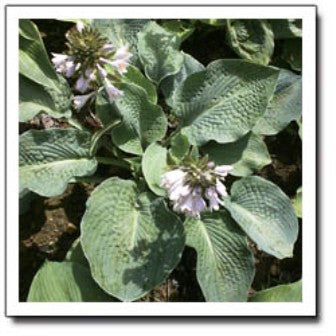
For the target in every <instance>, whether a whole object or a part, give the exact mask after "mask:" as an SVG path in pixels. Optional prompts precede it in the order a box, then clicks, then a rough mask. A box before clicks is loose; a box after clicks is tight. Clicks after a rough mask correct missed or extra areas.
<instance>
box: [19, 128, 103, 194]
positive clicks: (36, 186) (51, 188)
mask: <svg viewBox="0 0 336 336" xmlns="http://www.w3.org/2000/svg"><path fill="white" fill-rule="evenodd" d="M90 142H91V136H90V134H89V133H87V132H83V131H79V130H76V129H48V130H41V131H37V130H30V131H28V132H26V133H24V134H22V135H21V136H20V145H19V146H20V147H19V149H20V150H19V165H20V167H19V175H20V190H23V189H25V188H27V189H29V190H31V191H34V192H36V193H37V194H39V195H42V196H46V197H51V196H56V195H60V194H62V193H63V192H64V190H65V189H66V186H67V183H68V181H69V180H70V179H71V178H72V177H75V176H85V175H91V174H93V173H94V171H95V170H96V167H97V162H96V160H95V159H94V158H90V157H89V149H90Z"/></svg>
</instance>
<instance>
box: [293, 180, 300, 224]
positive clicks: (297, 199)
mask: <svg viewBox="0 0 336 336" xmlns="http://www.w3.org/2000/svg"><path fill="white" fill-rule="evenodd" d="M292 203H293V206H294V210H295V213H296V216H297V217H300V218H302V187H300V188H299V189H298V190H297V191H296V195H295V197H294V198H293V199H292Z"/></svg>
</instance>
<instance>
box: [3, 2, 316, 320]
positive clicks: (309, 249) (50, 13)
mask: <svg viewBox="0 0 336 336" xmlns="http://www.w3.org/2000/svg"><path fill="white" fill-rule="evenodd" d="M109 12H111V13H112V14H111V15H109ZM315 16H316V8H315V7H313V6H309V7H300V6H291V7H283V6H281V7H280V6H272V7H266V6H257V7H241V6H225V7H224V6H216V7H204V6H202V7H197V6H195V7H178V9H177V8H176V7H164V8H163V7H155V6H151V7H137V10H132V8H130V7H112V6H104V7H82V6H81V7H66V10H65V9H64V7H42V6H41V7H7V51H6V55H7V125H6V126H7V166H6V167H7V195H6V196H7V273H6V280H7V293H6V296H7V307H6V308H7V311H6V313H7V316H80V315H83V316H111V315H114V316H125V315H127V316H132V315H148V316H150V315H153V316H163V315H173V316H195V315H204V316H237V315H238V316H275V315H278V316H300V315H302V316H314V315H315V314H316V311H315V307H316V302H315V288H316V284H315V273H316V258H315V255H316V246H315V237H316V230H315V225H316V224H315V218H316V207H315V201H316V188H315V185H316V177H315V176H316V174H315V173H316V169H315V149H316V133H315V125H316V120H315V115H316V114H315V103H316V97H315V81H316V77H315V41H316V36H315ZM69 17H81V18H111V17H113V18H175V17H176V18H220V17H223V18H236V17H239V18H302V19H303V167H304V168H303V193H304V196H303V214H304V220H303V222H304V229H303V256H304V258H303V302H302V303H180V302H179V303H140V302H135V303H27V302H21V303H20V302H19V300H18V288H19V282H18V257H19V256H18V247H17V246H18V245H17V242H18V236H19V232H18V227H19V226H18V201H17V195H18V192H17V191H18V136H17V134H18V117H17V116H18V104H17V97H18V76H17V74H18V38H17V36H18V19H20V18H69ZM8 181H10V182H8Z"/></svg>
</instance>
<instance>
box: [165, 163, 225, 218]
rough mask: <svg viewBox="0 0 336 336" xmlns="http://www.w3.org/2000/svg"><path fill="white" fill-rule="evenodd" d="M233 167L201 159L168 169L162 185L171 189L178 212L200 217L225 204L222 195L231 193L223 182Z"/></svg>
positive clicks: (171, 195) (170, 197)
mask: <svg viewBox="0 0 336 336" xmlns="http://www.w3.org/2000/svg"><path fill="white" fill-rule="evenodd" d="M206 161H207V160H206ZM231 170H232V167H231V166H224V165H223V166H215V164H214V163H213V162H207V163H206V164H205V163H204V160H203V161H202V160H201V161H200V162H199V163H198V164H195V163H191V164H188V165H187V164H185V165H183V166H181V167H179V168H176V169H174V170H171V171H168V172H167V173H165V174H164V175H163V176H162V179H161V184H160V185H161V187H163V188H165V189H166V190H167V194H168V198H169V199H170V200H171V201H172V203H173V209H174V211H176V212H181V213H184V214H185V215H186V216H190V217H199V216H200V213H201V212H203V211H207V210H208V211H217V210H219V208H220V206H223V201H222V200H221V197H226V196H228V193H227V191H226V188H225V185H224V184H223V183H222V181H224V179H225V177H226V176H227V175H228V173H229V172H230V171H231Z"/></svg>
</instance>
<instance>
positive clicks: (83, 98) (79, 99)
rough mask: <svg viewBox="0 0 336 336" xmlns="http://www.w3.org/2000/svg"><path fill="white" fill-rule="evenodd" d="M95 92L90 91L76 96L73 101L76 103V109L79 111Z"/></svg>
mask: <svg viewBox="0 0 336 336" xmlns="http://www.w3.org/2000/svg"><path fill="white" fill-rule="evenodd" d="M94 94H95V93H94V92H90V93H89V94H86V95H79V96H74V98H73V103H74V105H75V109H76V110H77V111H79V110H80V109H81V108H82V107H83V106H84V105H85V104H86V103H87V101H88V100H89V99H90V98H91V97H92V96H93V95H94Z"/></svg>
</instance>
